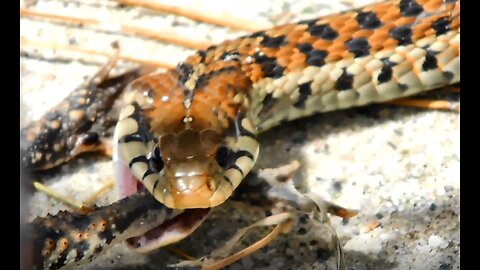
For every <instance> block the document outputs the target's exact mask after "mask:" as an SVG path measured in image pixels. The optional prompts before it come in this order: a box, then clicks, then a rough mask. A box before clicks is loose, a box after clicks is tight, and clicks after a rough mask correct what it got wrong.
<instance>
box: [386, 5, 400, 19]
mask: <svg viewBox="0 0 480 270" xmlns="http://www.w3.org/2000/svg"><path fill="white" fill-rule="evenodd" d="M401 17H402V14H400V9H399V8H398V7H397V6H390V8H389V9H388V11H387V12H386V13H385V15H383V16H382V21H385V20H387V21H395V20H398V19H399V18H401Z"/></svg>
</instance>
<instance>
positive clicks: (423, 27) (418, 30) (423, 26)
mask: <svg viewBox="0 0 480 270" xmlns="http://www.w3.org/2000/svg"><path fill="white" fill-rule="evenodd" d="M429 29H431V23H430V22H425V21H422V22H421V23H419V24H417V25H415V26H414V27H413V28H412V31H413V34H412V40H413V41H416V40H419V39H421V38H423V37H425V36H426V32H427V31H428V30H429Z"/></svg>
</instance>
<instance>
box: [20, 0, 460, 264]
mask: <svg viewBox="0 0 480 270" xmlns="http://www.w3.org/2000/svg"><path fill="white" fill-rule="evenodd" d="M110 65H111V63H110ZM145 73H146V72H144V71H141V70H135V71H133V72H131V73H129V74H127V75H126V76H127V77H128V79H127V80H125V77H122V79H123V80H122V82H120V80H119V79H118V78H113V79H110V80H107V81H106V82H96V81H95V80H91V81H90V83H89V84H85V85H83V86H82V87H79V88H78V89H77V90H75V91H74V92H72V94H70V96H69V97H67V99H66V100H65V101H64V102H63V103H61V104H60V105H59V106H57V107H56V108H54V109H53V110H51V111H49V112H48V113H47V114H46V117H44V119H43V120H41V121H39V122H37V123H33V124H31V125H29V126H27V127H26V128H25V129H23V130H22V131H21V139H22V140H23V141H24V142H25V143H24V144H23V145H25V146H24V148H22V149H21V152H22V164H23V165H24V166H25V167H26V168H29V169H31V170H44V169H49V168H52V167H55V166H58V165H60V164H62V163H65V162H67V161H69V160H70V159H72V158H74V157H75V156H77V155H78V154H80V153H83V152H90V151H98V150H99V149H101V148H102V145H103V141H102V139H101V138H102V137H103V136H105V135H106V134H107V133H109V134H110V133H113V143H114V160H115V163H116V164H117V167H118V168H117V169H118V170H119V171H122V172H124V171H129V172H130V173H131V175H132V176H133V177H131V176H130V177H127V176H125V175H126V174H123V173H122V174H119V175H118V178H119V179H117V180H118V181H119V185H120V187H121V189H122V192H121V193H122V194H121V196H122V197H126V198H125V199H123V200H121V201H119V202H118V203H117V205H123V204H125V205H129V202H130V204H134V205H136V206H137V208H142V207H143V208H142V209H144V210H143V211H135V210H134V209H137V208H135V207H131V205H130V208H129V209H124V211H125V212H128V214H125V212H123V214H120V213H121V211H120V210H118V212H115V211H114V210H108V209H117V208H118V209H120V207H119V206H118V207H117V206H114V207H112V208H105V207H104V208H95V209H93V210H91V211H87V212H88V213H87V214H85V213H83V214H65V213H62V214H59V215H58V216H57V217H52V216H48V217H45V218H38V219H37V220H36V221H34V222H33V223H32V224H33V228H34V231H35V232H36V233H37V236H36V239H37V242H36V243H37V246H38V247H37V250H40V251H41V252H38V253H41V254H37V255H38V256H37V257H38V263H36V264H37V265H40V268H46V269H58V268H60V267H63V266H64V265H67V264H69V263H72V262H76V261H79V260H81V259H84V258H87V257H89V258H92V257H93V256H94V255H95V254H97V253H100V252H101V251H102V250H104V249H105V248H107V247H108V246H111V245H113V244H114V243H115V241H113V239H116V240H121V239H133V238H135V239H136V240H137V241H136V242H135V241H132V240H130V242H131V243H133V242H135V243H133V244H132V245H133V246H135V245H136V248H141V249H143V250H151V249H154V248H158V247H161V246H164V245H166V244H169V243H172V242H174V241H179V240H180V239H183V238H184V237H186V236H188V234H190V233H191V232H192V231H193V230H194V229H195V228H196V227H198V226H199V225H200V224H201V222H203V220H204V219H205V217H206V215H207V212H208V209H210V208H213V207H216V206H219V205H221V204H222V203H224V202H225V201H226V200H227V199H228V198H230V197H231V196H232V194H233V193H234V191H235V190H236V189H237V187H238V186H239V185H240V184H241V182H242V180H243V179H244V178H245V176H246V175H247V174H248V173H249V172H250V171H251V169H252V167H253V166H254V164H255V162H256V160H257V157H258V154H259V150H260V145H259V141H258V139H257V138H258V135H259V134H260V133H262V132H264V131H266V130H268V129H270V128H272V127H275V126H277V125H279V124H282V123H284V122H287V121H292V120H295V119H298V118H301V117H306V116H309V115H312V114H317V113H324V112H328V111H333V110H340V109H347V108H351V107H356V106H363V105H367V104H370V103H379V102H385V101H388V100H392V99H397V98H401V97H406V96H411V95H415V94H418V93H421V92H425V91H428V90H432V89H437V88H440V87H443V86H446V85H451V84H456V83H459V82H460V1H456V0H393V1H386V2H380V3H375V4H372V5H368V6H365V7H362V8H358V9H354V10H349V11H344V12H340V13H336V14H332V15H328V16H324V17H320V18H315V19H310V20H303V21H299V22H296V23H290V24H285V25H281V26H276V27H274V28H271V29H268V30H264V31H258V32H255V33H253V34H249V35H246V36H242V37H240V38H237V39H233V40H228V41H225V42H222V43H220V44H218V45H214V46H210V47H209V48H207V49H205V50H199V51H197V52H196V53H195V54H193V55H191V56H190V57H188V58H187V59H186V60H185V61H183V62H181V63H179V64H178V65H177V67H176V68H174V69H170V70H167V71H166V72H163V73H152V74H145ZM132 77H135V78H136V79H134V80H133V81H131V82H130V83H128V84H126V83H124V82H125V81H130V79H131V78H132ZM137 77H138V78H137ZM119 89H120V90H119ZM100 90H101V91H100ZM119 97H121V106H118V105H116V102H113V101H111V100H114V99H115V100H119V99H120V98H119ZM114 107H115V108H117V109H118V107H120V109H119V110H118V111H119V112H118V113H117V114H116V117H111V116H110V115H108V114H107V113H105V112H106V111H109V110H110V109H111V108H114ZM107 127H108V128H107ZM105 130H109V131H108V132H106V131H105ZM38 134H39V135H38ZM138 192H139V193H138ZM139 194H140V195H139ZM132 196H133V197H132ZM148 196H151V197H152V198H154V200H152V199H145V198H147V197H148ZM130 197H132V198H139V197H141V198H142V199H131V198H130ZM132 200H133V201H134V203H132ZM142 201H146V202H147V203H148V205H150V206H151V207H145V205H146V204H142V203H141V202H142ZM152 205H155V206H152ZM147 208H148V209H150V210H151V211H152V212H155V213H154V214H152V213H150V212H149V211H147V210H145V209H147ZM109 211H113V212H115V214H112V213H113V212H111V213H110V212H109ZM180 212H181V213H182V214H179V213H180ZM105 213H110V214H111V215H112V216H113V217H116V216H120V217H122V218H121V219H118V220H116V219H115V218H112V219H111V220H110V222H109V221H108V220H109V219H108V218H105V215H106V214H105ZM134 213H137V214H134ZM186 213H187V214H186ZM70 215H74V216H70ZM76 215H80V217H81V218H80V219H81V221H72V222H68V224H65V222H60V221H62V220H70V219H71V220H75V218H74V217H77V216H76ZM180 215H182V216H183V217H187V218H183V219H181V218H178V217H179V216H180ZM188 216H190V218H188ZM53 218H55V219H58V220H60V221H54V220H53ZM99 220H102V221H103V222H104V223H102V224H104V226H103V227H102V228H101V229H100V227H99V226H98V224H100V223H99ZM139 220H142V221H146V220H147V221H148V222H147V223H148V224H150V225H151V226H148V228H147V227H145V228H142V229H135V233H133V232H131V231H133V229H132V228H133V227H135V225H138V222H139ZM166 220H170V221H171V220H175V221H179V223H182V222H183V223H182V224H183V225H184V226H180V228H181V230H180V231H182V233H179V234H177V235H175V236H172V237H171V238H169V237H166V238H168V239H167V240H165V236H166V233H164V232H165V230H163V231H162V233H157V235H156V236H157V240H152V241H150V240H149V241H146V240H145V238H142V239H143V240H144V242H142V244H140V243H139V239H140V238H141V237H139V235H141V234H144V233H145V231H146V230H148V229H151V228H153V227H156V226H162V225H165V223H166V222H165V221H166ZM185 220H188V222H185ZM59 222H60V223H61V224H63V225H61V226H60V225H59V224H60V223H59ZM172 223H174V222H169V224H168V225H169V226H170V227H172V226H171V225H172ZM92 224H95V226H93V227H92ZM119 224H123V225H125V226H118V225H119ZM177 229H178V227H177ZM174 230H175V229H174ZM79 231H88V232H89V233H87V234H82V233H77V234H76V235H72V233H71V232H79ZM177 232H178V230H177ZM79 234H80V235H83V238H82V237H80V238H79ZM112 235H115V237H113V238H112ZM117 235H118V237H117ZM158 235H160V236H161V237H158ZM158 238H159V239H161V240H158ZM145 242H149V243H148V244H146V243H145Z"/></svg>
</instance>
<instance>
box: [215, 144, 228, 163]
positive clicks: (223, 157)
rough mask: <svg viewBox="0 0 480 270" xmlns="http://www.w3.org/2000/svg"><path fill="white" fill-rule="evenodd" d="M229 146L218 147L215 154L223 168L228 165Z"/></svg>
mask: <svg viewBox="0 0 480 270" xmlns="http://www.w3.org/2000/svg"><path fill="white" fill-rule="evenodd" d="M229 152H230V151H229V149H228V147H226V146H224V145H222V146H220V147H219V148H218V150H217V154H216V155H215V159H216V161H217V163H218V165H219V166H220V167H222V168H225V167H226V166H227V161H228V159H227V158H228V153H229Z"/></svg>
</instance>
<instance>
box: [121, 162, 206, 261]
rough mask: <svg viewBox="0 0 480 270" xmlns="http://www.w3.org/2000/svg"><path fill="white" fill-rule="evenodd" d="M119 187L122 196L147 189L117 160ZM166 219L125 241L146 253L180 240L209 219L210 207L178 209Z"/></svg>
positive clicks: (136, 249)
mask: <svg viewBox="0 0 480 270" xmlns="http://www.w3.org/2000/svg"><path fill="white" fill-rule="evenodd" d="M115 166H116V173H117V177H116V178H117V187H118V189H119V192H120V195H121V196H122V197H129V196H131V195H134V194H136V193H138V192H142V191H144V190H145V187H144V186H143V185H142V184H141V183H140V182H139V181H137V180H136V179H135V176H133V175H132V173H131V172H130V170H129V169H128V168H127V167H126V166H124V165H123V164H122V163H121V162H117V161H116V162H115ZM175 212H178V214H175V213H174V214H173V217H169V218H167V219H166V220H159V221H160V222H157V223H156V224H155V225H154V227H153V228H152V229H150V230H148V231H147V232H145V233H143V234H140V235H138V236H135V237H131V238H128V239H127V240H126V241H125V243H126V244H127V246H128V247H130V248H131V249H133V250H135V251H136V252H140V253H144V252H148V251H151V250H155V249H158V248H160V247H163V246H166V245H169V244H172V243H175V242H178V241H180V240H182V239H184V238H185V237H187V236H188V235H190V234H191V233H192V232H193V231H195V230H196V229H197V228H198V227H199V226H200V225H201V224H202V223H203V221H205V219H207V217H208V214H209V212H210V208H197V209H187V210H177V211H175Z"/></svg>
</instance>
